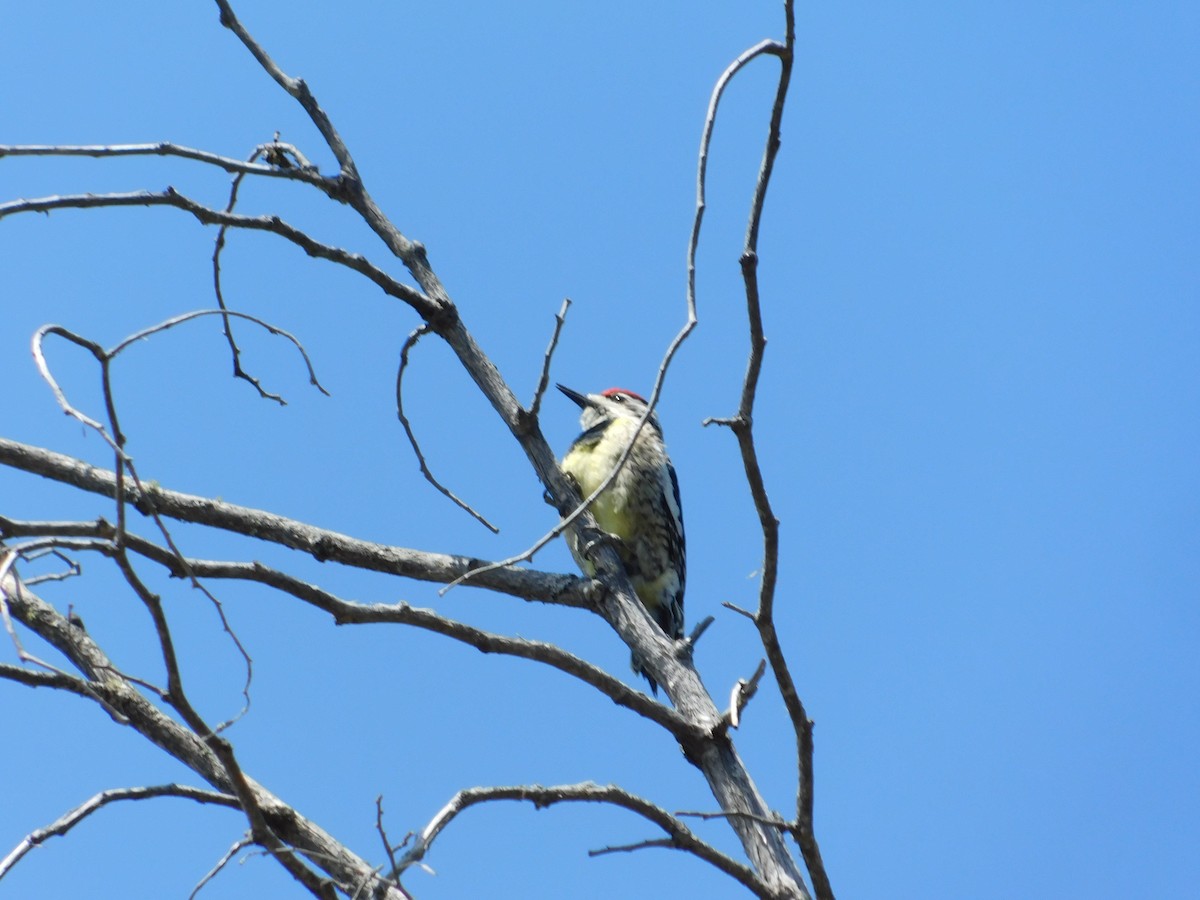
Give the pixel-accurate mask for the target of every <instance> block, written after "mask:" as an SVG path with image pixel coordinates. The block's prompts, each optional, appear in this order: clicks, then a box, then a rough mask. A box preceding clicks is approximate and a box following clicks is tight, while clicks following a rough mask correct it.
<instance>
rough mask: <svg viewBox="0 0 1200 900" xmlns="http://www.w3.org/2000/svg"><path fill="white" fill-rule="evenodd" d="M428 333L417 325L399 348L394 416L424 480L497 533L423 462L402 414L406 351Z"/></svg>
mask: <svg viewBox="0 0 1200 900" xmlns="http://www.w3.org/2000/svg"><path fill="white" fill-rule="evenodd" d="M428 333H429V326H428V325H419V326H417V327H416V328H414V329H413V331H412V333H411V334H409V336H408V339H407V340H405V342H404V346H403V347H401V348H400V367H399V368H398V369H396V416H397V417H398V418H399V419H400V424H401V425H402V426H404V433H405V434H406V435H407V436H408V443H409V444H410V445H411V446H412V449H413V453H415V454H416V456H417V465H419V466H420V467H421V474H422V475H424V476H425V480H426V481H428V482H429V483H430V484H432V485H433V486H434V487H435V488H437V489H438V490H439V491H440V492H441V493H442V494H443V495H445V496H446V497H449V498H450V500H452V501H453V502H454V503H455V504H456V505H457V506H458V507H459V508H460V509H462V510H465V511H466V512H468V513H469V514H470V515H471V516H472V518H474V519H475V521H476V522H478V523H479V524H480V525H482V526H483V527H484V528H487V529H488V530H489V531H491V533H492V534H499V533H500V529H499V528H497V527H496V526H495V525H493V524H492V523H491V522H489V521H488V520H487V519H485V518H484V517H483V516H482V515H481V514H480V513H479V512H477V511H476V510H475V509H474V508H473V507H472V506H471V505H470V504H469V503H467V502H466V501H465V500H463V499H462V498H461V497H459V496H458V495H457V494H455V493H454V492H453V491H452V490H450V489H449V488H448V487H446V486H445V485H444V484H442V483H441V482H440V481H438V480H437V478H435V477H434V474H433V472H431V471H430V469H429V465H428V464H427V463H426V462H425V454H424V453H422V452H421V445H420V444H419V443H417V436H416V434H414V433H413V429H412V423H410V422H409V421H408V416H406V415H405V414H404V391H403V385H404V370H405V369H406V368H408V352H409V351H410V350H411V349H412V348H413V347H415V346H416V344H417V341H419V340H420V339H421V335H423V334H428Z"/></svg>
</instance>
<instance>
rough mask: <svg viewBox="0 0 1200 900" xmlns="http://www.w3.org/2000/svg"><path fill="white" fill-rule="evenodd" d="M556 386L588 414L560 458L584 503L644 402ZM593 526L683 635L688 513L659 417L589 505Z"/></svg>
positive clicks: (665, 626)
mask: <svg viewBox="0 0 1200 900" xmlns="http://www.w3.org/2000/svg"><path fill="white" fill-rule="evenodd" d="M558 389H559V390H560V391H562V392H563V393H564V394H566V395H567V396H568V397H570V398H571V399H572V400H574V401H575V402H576V403H577V404H579V407H580V408H581V409H582V410H583V412H582V414H581V415H580V417H579V422H580V424H581V425H582V426H583V433H582V434H580V435H579V437H577V438H575V442H574V443H573V444H571V449H570V450H568V451H567V455H566V456H564V457H563V461H562V470H563V472H565V473H566V474H567V475H569V476H570V477H572V478H573V479H574V480H575V483H576V485H577V486H578V487H579V492H580V493H581V494H582V495H583V496H584V497H585V498H586V497H588V496H589V495H591V493H592V492H593V491H594V490H596V488H598V487H599V486H600V484H601V483H602V482H603V481H604V479H606V478H607V477H608V476H609V473H611V472H612V470H613V468H614V467H615V466H616V464H617V460H619V459H620V458H621V454H622V453H624V451H625V447H626V446H628V444H629V439H630V438H631V437H633V432H634V430H635V429H636V428H637V424H638V422H639V421H640V420H641V418H642V416H644V415H645V414H646V407H647V405H648V404H647V403H646V400H645V399H644V398H642V397H639V396H638V395H637V394H635V393H633V392H632V391H626V390H622V389H621V388H609V389H608V390H607V391H604V392H602V393H599V394H581V393H579V392H578V391H573V390H571V389H570V388H567V387H563V386H562V385H561V384H560V385H559V386H558ZM591 511H592V515H593V516H595V517H596V523H597V524H598V525H599V526H600V527H601V528H602V529H603V530H604V531H606V532H608V533H609V534H611V535H613V536H614V537H615V538H617V540H616V541H615V544H616V550H617V553H618V554H619V555H620V557H621V561H622V562H623V563H624V564H625V571H626V572H627V573H628V574H629V580H630V581H631V582H632V583H633V589H634V590H635V591H637V595H638V597H639V598H641V601H642V603H643V604H644V605H645V607H646V609H647V610H648V611H649V612H650V615H651V617H652V618H653V619H654V621H656V622H657V623H658V625H659V627H660V628H662V630H663V631H664V632H665V633H666V635H667V637H669V638H673V639H675V640H679V639H680V638H682V637H683V587H684V582H685V579H686V562H687V554H686V552H685V550H686V544H685V542H684V536H683V510H682V507H681V506H680V504H679V480H678V479H677V478H676V477H675V467H674V466H673V465H671V460H670V458H669V457H668V456H667V448H666V445H665V444H664V443H663V436H662V428H661V427H660V426H659V424H658V416H657V414H655V415H651V416H650V418H649V419H647V420H646V424H645V425H643V426H642V430H641V432H640V433H639V434H638V436H637V440H636V441H634V443H633V449H632V450H631V451H630V453H629V457H628V459H626V460H625V464H624V465H623V466H622V467H621V470H620V472H618V473H617V477H616V478H614V479H613V482H612V484H610V485H609V486H608V487H607V488H605V489H604V491H603V492H602V493H601V494H600V496H598V497H597V498H596V499H595V501H594V502H593V503H592V506H591ZM567 544H568V546H569V547H570V548H571V555H572V556H574V557H575V561H576V562H577V563H578V564H579V568H580V569H582V570H583V572H584V573H585V574H587V575H589V576H590V575H594V574H595V566H594V565H593V564H592V562H591V561H590V560H588V559H587V557H586V554H585V552H584V551H585V549H586V548H585V547H581V546H579V540H578V539H577V538H576V537H575V536H574V535H573V534H571V533H570V532H568V533H567ZM633 670H634V672H637V673H638V674H640V675H644V676H645V678H646V680H647V681H649V682H650V689H651V690H652V691H654V692H655V693H657V692H658V685H657V684H656V683H655V681H654V679H653V678H651V677H650V674H649V673H648V672H646V670H645V669H644V668H642V666H641V665H639V663H638V660H637V658H636V657H634V659H633Z"/></svg>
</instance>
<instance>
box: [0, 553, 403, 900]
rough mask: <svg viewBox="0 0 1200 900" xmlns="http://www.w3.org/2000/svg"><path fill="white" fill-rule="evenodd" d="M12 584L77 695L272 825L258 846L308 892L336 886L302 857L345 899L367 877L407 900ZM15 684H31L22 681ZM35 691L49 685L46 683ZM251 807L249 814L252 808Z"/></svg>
mask: <svg viewBox="0 0 1200 900" xmlns="http://www.w3.org/2000/svg"><path fill="white" fill-rule="evenodd" d="M13 582H14V579H13V578H12V577H11V574H10V577H9V578H8V579H6V580H3V581H0V594H3V596H4V597H5V598H6V600H7V603H8V605H9V607H10V608H11V610H12V612H13V614H14V616H15V617H16V618H17V619H18V620H19V621H21V622H22V623H23V624H24V625H26V626H27V627H28V628H30V629H31V630H33V631H35V632H36V633H37V634H38V635H39V636H40V637H41V638H43V639H44V640H46V641H47V642H48V643H50V644H51V645H53V646H54V647H55V649H57V650H58V651H59V652H60V653H62V654H63V655H64V656H66V657H67V658H68V659H69V660H70V661H71V662H72V664H73V665H75V666H77V667H78V668H79V669H80V670H81V671H83V672H84V673H85V674H86V675H87V676H88V679H89V684H88V686H89V691H87V692H86V693H81V694H78V695H79V696H87V697H89V699H97V700H100V701H102V702H103V703H104V704H106V705H107V706H110V707H112V708H114V709H116V710H117V711H118V712H120V713H121V714H122V715H123V716H124V718H125V719H126V721H127V722H128V724H129V725H130V726H131V727H132V728H134V729H135V730H137V731H138V732H139V733H140V734H141V735H142V736H143V737H145V738H146V739H147V740H149V741H150V742H151V743H153V744H154V745H156V746H158V747H159V748H160V749H162V750H164V751H165V752H166V753H168V754H170V755H171V756H173V757H174V758H176V759H178V760H179V761H180V762H182V763H183V764H184V765H186V766H187V767H188V768H190V769H191V770H192V771H193V772H195V773H196V774H197V775H199V776H200V777H201V778H203V779H204V780H205V781H207V782H208V783H209V784H210V785H212V786H213V787H214V788H216V789H217V790H218V791H220V792H221V793H223V794H233V795H235V796H236V797H237V800H238V805H239V806H240V807H241V808H242V810H243V812H245V813H247V814H248V815H250V814H255V815H260V816H261V820H262V822H265V823H267V824H266V829H267V830H266V831H265V832H263V833H262V834H254V838H255V841H256V842H259V843H262V842H263V841H269V842H271V843H272V844H274V849H275V852H274V853H273V856H274V857H275V858H276V859H277V860H279V861H280V863H281V865H283V866H284V867H285V868H286V869H287V870H288V871H289V872H291V873H292V874H293V876H294V877H296V878H297V879H298V880H300V882H301V883H302V884H303V885H304V887H305V888H306V889H307V890H309V892H310V893H313V894H314V896H320V897H327V896H329V897H331V896H332V893H331V891H332V882H330V881H329V880H327V879H326V878H325V876H321V875H319V874H317V873H316V872H314V871H313V870H311V869H308V868H307V867H306V866H303V865H302V864H301V862H300V857H301V856H302V857H303V858H305V859H307V860H308V861H309V862H311V863H312V864H313V865H314V866H316V867H317V868H318V869H319V870H321V871H322V872H324V873H326V874H327V875H328V878H331V879H333V882H336V884H337V885H338V886H339V887H340V889H342V890H343V891H345V892H346V893H351V892H352V891H353V890H354V887H353V886H354V885H359V884H362V883H363V879H364V878H371V879H375V880H376V882H377V884H378V888H377V890H376V894H375V896H377V897H379V898H381V900H382V898H388V900H402V896H403V895H402V894H400V892H399V891H397V890H395V889H394V887H392V886H391V885H388V884H386V883H383V882H380V881H379V879H378V878H377V877H376V876H375V875H374V869H373V867H372V866H370V865H369V864H368V863H367V862H366V861H364V860H362V859H360V858H359V857H357V856H356V855H354V854H353V853H351V852H350V851H349V850H348V849H347V848H346V847H345V846H343V845H342V844H341V843H339V842H338V841H336V840H334V839H333V838H332V837H330V836H329V835H328V834H326V833H325V832H324V831H322V830H321V829H320V828H318V827H317V826H316V825H315V824H314V823H312V822H310V821H309V820H308V819H306V818H304V817H303V816H301V815H300V814H299V813H298V812H297V811H296V810H295V809H293V808H292V807H291V806H289V805H288V804H286V803H284V802H283V801H282V800H280V799H279V798H278V797H276V796H275V795H273V794H271V793H270V792H269V791H267V790H266V789H265V788H263V787H262V786H261V785H259V784H258V783H257V782H255V781H253V780H252V779H250V778H249V777H248V776H246V775H244V774H243V773H242V772H241V770H240V767H238V766H237V765H236V762H235V761H233V760H232V751H231V750H230V749H229V745H228V742H226V741H224V739H222V738H219V737H215V738H214V737H210V738H209V739H208V740H205V739H204V738H202V737H201V736H200V735H198V734H196V733H195V732H194V731H193V730H191V729H190V728H189V727H187V726H185V725H184V724H182V723H180V722H176V721H175V720H173V719H171V718H170V717H169V716H167V715H166V714H165V713H164V712H163V711H162V710H160V709H159V708H158V707H157V706H155V705H154V704H153V703H151V702H150V701H149V700H147V699H146V698H145V697H143V696H142V695H141V694H140V693H139V692H138V691H137V690H135V689H134V687H133V685H131V684H130V683H129V682H128V681H126V680H125V679H124V678H122V677H121V676H120V675H118V674H116V673H117V671H118V670H117V669H116V667H115V666H114V665H113V664H112V662H111V660H109V658H108V657H107V655H106V654H105V653H104V652H103V650H102V649H101V648H100V646H99V645H98V644H97V643H96V642H95V641H94V640H93V639H92V638H91V636H90V635H88V634H87V633H86V632H84V631H82V630H81V629H78V628H75V627H73V626H72V625H71V624H70V623H69V622H68V620H67V619H66V618H65V617H63V616H62V615H60V614H59V613H58V612H57V610H55V609H54V608H53V607H52V606H50V604H48V603H46V602H45V601H44V600H42V599H41V598H40V597H38V596H36V595H35V594H33V592H31V591H29V590H28V589H24V588H21V589H17V588H16V587H15V586H14V583H13ZM8 668H11V667H6V668H4V669H0V674H4V675H7V674H8V672H7V669H8ZM13 680H14V681H21V682H22V683H29V682H28V681H26V680H23V679H13ZM37 686H51V685H49V684H46V683H45V682H42V683H41V684H38V685H37ZM248 802H249V803H250V806H251V809H250V810H247V808H246V804H247V803H248ZM256 810H257V811H258V813H255V811H256ZM252 825H253V823H252ZM265 849H268V850H271V849H272V848H271V847H266V848H265ZM293 851H294V852H293Z"/></svg>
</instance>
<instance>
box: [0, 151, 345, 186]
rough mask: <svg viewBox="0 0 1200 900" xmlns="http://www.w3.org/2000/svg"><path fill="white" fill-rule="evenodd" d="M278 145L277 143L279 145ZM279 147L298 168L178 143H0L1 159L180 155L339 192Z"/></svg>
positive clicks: (300, 158)
mask: <svg viewBox="0 0 1200 900" xmlns="http://www.w3.org/2000/svg"><path fill="white" fill-rule="evenodd" d="M276 143H277V144H278V142H276ZM270 146H271V145H270V144H262V145H260V147H259V149H260V150H263V149H265V148H267V147H270ZM279 146H282V147H286V148H287V149H288V150H289V151H290V152H291V153H293V154H295V155H296V157H297V165H296V166H295V167H291V168H285V167H281V166H279V165H262V164H255V163H254V162H253V158H252V160H251V162H242V161H241V160H239V159H232V158H230V157H228V156H221V155H219V154H216V153H210V152H209V151H207V150H197V149H194V148H192V147H183V146H181V145H179V144H172V143H170V142H169V141H159V142H157V143H152V144H85V145H70V144H0V159H2V158H4V157H5V156H90V157H93V158H103V157H120V156H177V157H180V158H181V159H190V160H193V161H195V162H202V163H206V164H208V165H211V166H216V167H217V168H219V169H224V170H225V171H226V172H228V173H230V174H231V175H232V174H235V173H240V174H243V175H265V176H267V177H268V178H286V179H288V180H290V181H301V182H304V183H305V184H310V185H312V186H313V187H316V188H320V189H321V190H322V191H323V192H324V193H326V194H328V195H330V196H333V195H334V193H335V192H336V191H335V187H334V186H333V184H332V182H331V179H328V178H325V177H323V176H321V175H320V174H318V173H317V170H316V168H315V167H314V166H313V165H312V164H311V163H309V162H308V160H306V159H304V158H303V155H302V154H301V153H300V151H299V150H297V149H296V148H295V147H292V146H291V145H290V144H282V145H279ZM255 158H256V157H255Z"/></svg>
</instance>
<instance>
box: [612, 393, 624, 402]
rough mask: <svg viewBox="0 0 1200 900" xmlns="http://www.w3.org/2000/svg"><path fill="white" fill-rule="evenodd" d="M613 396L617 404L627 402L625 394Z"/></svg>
mask: <svg viewBox="0 0 1200 900" xmlns="http://www.w3.org/2000/svg"><path fill="white" fill-rule="evenodd" d="M611 396H612V398H613V400H615V401H616V402H617V403H624V402H625V395H624V394H612V395H611Z"/></svg>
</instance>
